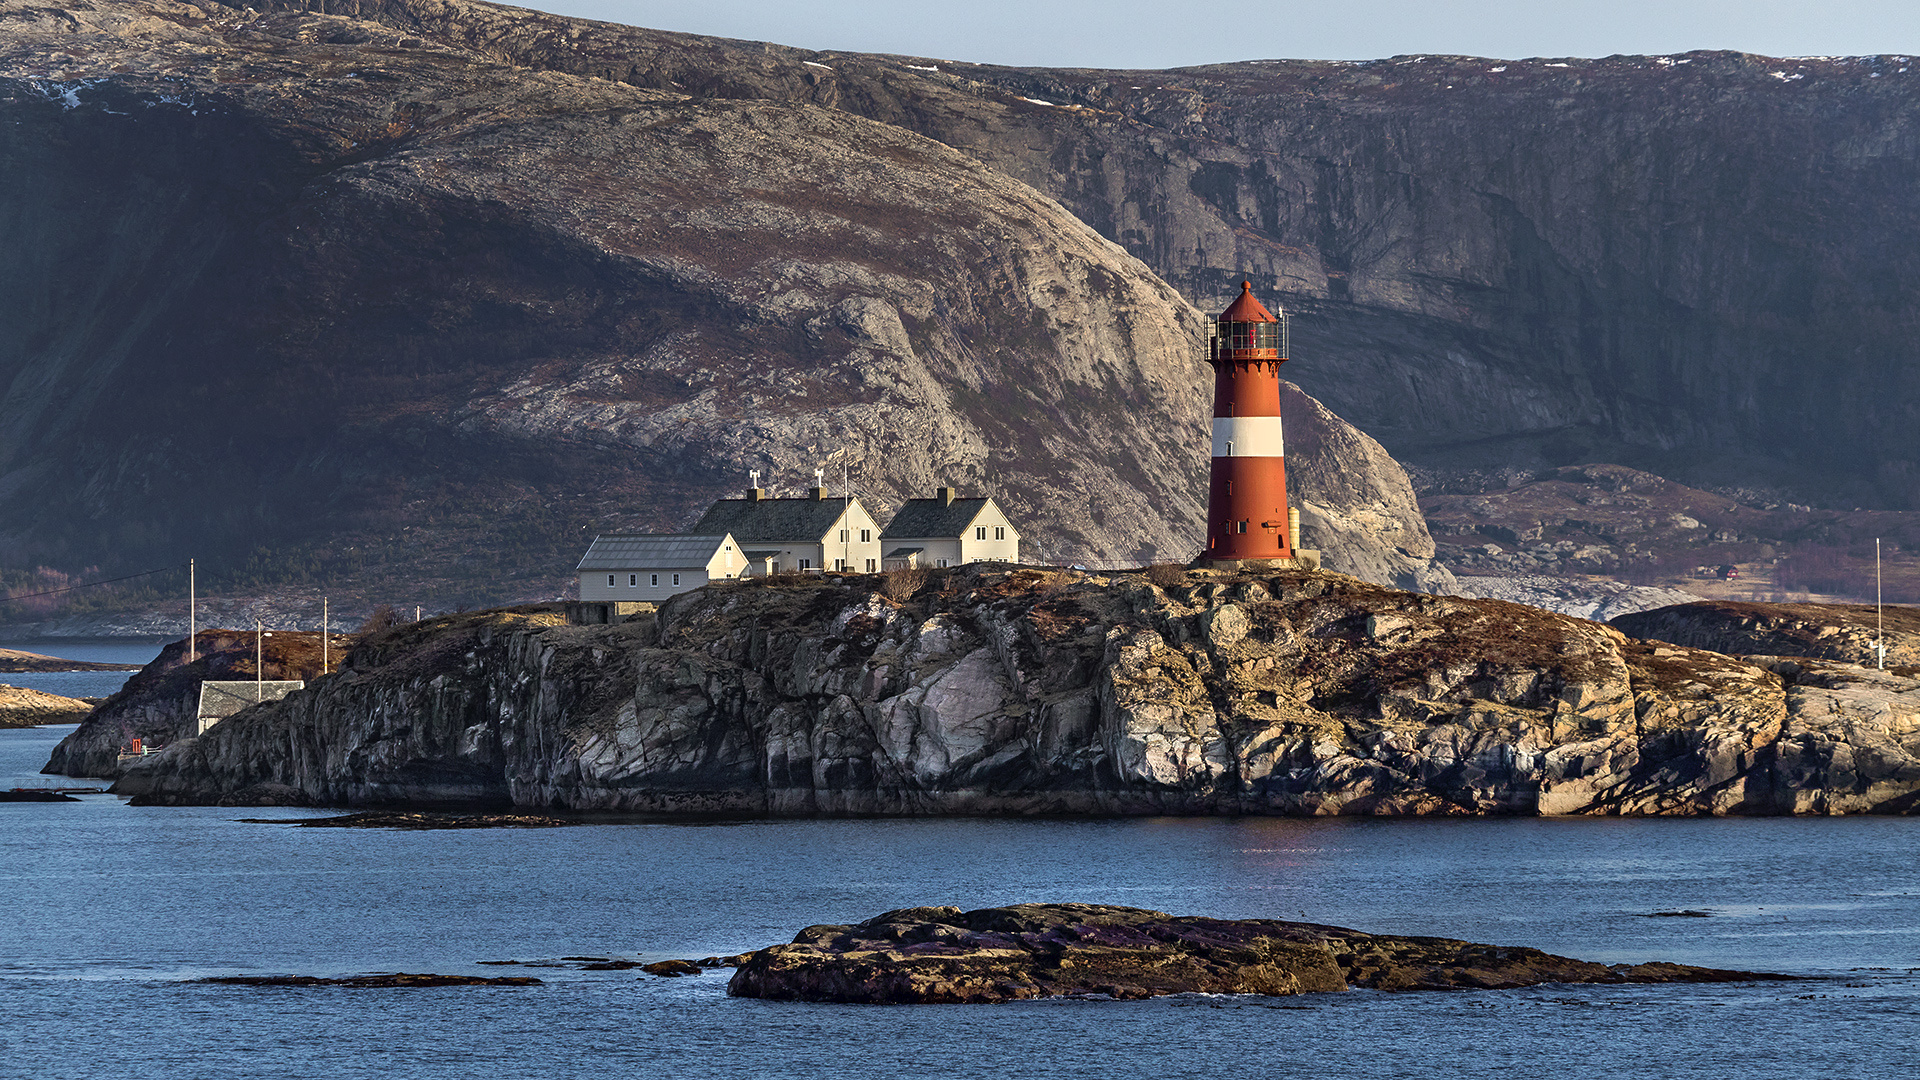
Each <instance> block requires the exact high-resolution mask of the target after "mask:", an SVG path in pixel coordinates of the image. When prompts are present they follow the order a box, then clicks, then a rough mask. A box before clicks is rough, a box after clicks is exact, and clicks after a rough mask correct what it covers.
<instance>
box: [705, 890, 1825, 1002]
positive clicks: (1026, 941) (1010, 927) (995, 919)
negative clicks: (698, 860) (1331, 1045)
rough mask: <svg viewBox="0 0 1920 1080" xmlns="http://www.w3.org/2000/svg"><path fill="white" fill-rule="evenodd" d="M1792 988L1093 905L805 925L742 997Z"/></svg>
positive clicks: (741, 981)
mask: <svg viewBox="0 0 1920 1080" xmlns="http://www.w3.org/2000/svg"><path fill="white" fill-rule="evenodd" d="M1781 978H1787V976H1781V975H1762V974H1754V973H1751V972H1742V971H1721V970H1718V969H1714V968H1700V967H1689V966H1686V965H1683V964H1666V963H1651V964H1634V965H1626V964H1620V965H1615V966H1611V967H1609V966H1607V965H1605V964H1596V963H1592V962H1589V961H1585V960H1572V959H1569V958H1567V957H1564V956H1554V955H1553V954H1551V953H1545V952H1541V951H1540V950H1539V949H1529V948H1517V947H1513V946H1496V945H1477V944H1474V943H1472V942H1468V941H1455V940H1453V939H1451V938H1433V937H1397V936H1393V935H1388V934H1369V933H1366V932H1364V931H1360V930H1348V929H1344V928H1342V927H1338V926H1321V925H1318V924H1315V923H1296V922H1281V921H1277V920H1271V919H1241V920H1230V919H1209V918H1197V917H1192V916H1176V915H1169V914H1167V913H1166V912H1163V911H1147V910H1143V909H1141V908H1129V907H1110V906H1102V905H1095V904H1018V905H1014V906H1012V907H1003V908H987V909H985V910H981V911H967V912H963V911H961V910H960V909H959V908H956V907H920V908H906V909H903V910H899V911H889V912H886V913H885V914H882V915H877V916H875V917H874V918H871V919H868V920H867V921H866V922H863V923H861V924H859V925H858V926H810V927H807V928H806V929H805V930H802V931H800V933H799V935H798V936H796V937H795V938H794V939H793V943H792V944H790V945H775V946H773V947H772V948H768V949H761V950H759V951H758V952H754V953H749V954H747V955H746V956H745V957H743V958H741V961H740V964H739V968H738V970H736V971H735V972H734V975H733V980H732V981H731V982H729V983H728V984H727V993H729V994H732V995H734V996H736V997H756V998H775V999H779V1000H786V1001H835V1002H857V1003H862V1004H916V1005H935V1004H960V1003H970V1004H980V1003H989V1002H1002V1001H1016V1000H1022V999H1027V998H1041V997H1105V998H1120V999H1125V998H1147V997H1159V996H1162V995H1166V994H1192V993H1200V994H1264V995H1269V996H1275V997H1281V996H1287V995H1292V994H1314V993H1327V992H1332V991H1338V990H1349V989H1369V990H1469V989H1472V990H1505V989H1511V988H1514V987H1521V986H1535V985H1538V984H1540V983H1549V982H1557V983H1672V982H1744V981H1749V980H1755V979H1781Z"/></svg>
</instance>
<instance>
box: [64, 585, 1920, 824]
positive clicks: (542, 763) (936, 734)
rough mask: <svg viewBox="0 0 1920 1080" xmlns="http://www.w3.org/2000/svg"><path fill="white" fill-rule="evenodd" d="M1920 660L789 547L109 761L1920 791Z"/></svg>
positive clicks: (338, 681) (1436, 808) (521, 616)
mask: <svg viewBox="0 0 1920 1080" xmlns="http://www.w3.org/2000/svg"><path fill="white" fill-rule="evenodd" d="M1916 691H1920V682H1917V681H1915V680H1914V679H1911V678H1908V677H1906V676H1904V675H1900V674H1896V673H1892V672H1880V671H1875V670H1873V669H1870V668H1864V667H1861V666H1858V665H1854V664H1848V663H1845V662H1841V661H1836V660H1823V659H1814V658H1807V657H1793V658H1786V657H1779V656H1764V655H1753V656H1745V657H1736V656H1732V655H1727V654H1724V653H1716V652H1710V651H1707V650H1704V649H1698V648H1690V647H1686V646H1680V645H1670V644H1666V643H1662V642H1657V641H1643V640H1636V639H1633V638H1630V637H1628V636H1626V635H1625V634H1623V633H1621V632H1620V631H1619V630H1617V629H1614V628H1612V627H1609V626H1605V625H1601V624H1598V623H1593V622H1588V621H1586V620H1582V619H1576V618H1571V617H1568V616H1564V615H1558V614H1555V613H1552V612H1547V611H1542V610H1540V609H1537V608H1529V607H1525V606H1522V605H1518V604H1510V603H1505V602H1501V601H1496V600H1474V599H1465V598H1458V597H1439V596H1431V595H1426V594H1421V593H1411V592H1402V591H1398V590H1394V589H1389V588H1385V587H1382V586H1378V585H1373V584H1370V583H1367V582H1364V581H1360V580H1358V579H1355V578H1351V577H1346V576H1343V575H1339V574H1331V573H1314V572H1307V571H1282V572H1273V573H1261V574H1256V573H1231V572H1225V571H1210V570H1192V571H1181V570H1178V569H1176V568H1173V567H1156V568H1153V569H1151V570H1146V571H1137V572H1115V573H1106V574H1091V573H1076V572H1071V571H1061V570H1036V569H1031V568H1008V567H995V566H990V565H974V566H968V567H960V568H955V569H952V570H945V571H936V572H933V573H923V574H921V575H920V576H918V577H902V576H898V575H896V576H881V575H845V576H838V575H826V576H821V575H807V576H800V575H788V576H779V577H774V578H769V579H759V580H754V581H749V582H743V583H739V584H733V585H727V586H719V587H709V588H706V589H703V590H699V591H696V592H692V593H687V594H683V595H681V596H677V597H675V598H673V599H672V600H671V601H669V602H667V603H666V604H664V605H663V606H662V607H661V609H660V610H659V612H658V613H657V615H655V616H653V617H651V618H648V619H645V620H641V621H630V622H626V623H621V624H616V625H611V626H567V625H564V620H563V618H562V616H561V614H560V613H559V611H558V609H557V608H553V607H538V606H535V607H528V608H518V609H507V610H497V611H487V612H474V613H467V614H463V615H455V616H447V617H443V618H439V619H433V620H429V621H427V622H425V623H420V624H413V625H407V626H402V627H398V628H395V629H393V630H390V631H387V632H385V633H382V634H379V635H374V636H372V637H369V638H368V639H366V640H364V641H362V642H361V643H360V645H359V646H358V647H357V648H356V649H355V650H354V652H353V653H352V654H351V656H349V657H348V659H347V661H346V663H345V665H344V668H343V670H340V671H338V672H337V673H335V674H332V675H327V676H322V677H320V678H318V679H315V680H314V681H313V682H311V683H310V684H309V685H308V688H307V689H306V690H304V691H299V692H295V693H293V694H291V695H289V696H288V697H286V698H285V699H283V700H281V701H279V702H270V703H267V704H264V705H260V706H255V707H252V708H249V709H247V710H245V711H243V712H241V713H239V714H238V715H236V716H234V717H232V718H230V719H227V720H225V721H222V722H221V723H220V724H219V725H218V726H216V727H214V728H213V729H211V730H210V731H209V732H208V733H207V734H206V735H204V736H202V737H200V738H198V739H193V740H182V741H180V742H177V743H175V744H174V745H173V746H172V747H170V748H169V749H168V750H167V751H166V752H165V753H162V754H160V755H157V756H155V757H153V758H150V759H148V760H146V761H143V762H141V763H140V764H138V765H137V766H135V767H133V768H131V769H129V770H127V772H126V773H125V775H123V776H122V777H121V778H120V780H119V782H118V783H117V784H116V785H115V789H114V790H116V791H118V792H121V793H123V794H127V795H131V796H133V797H135V798H136V799H138V800H139V801H142V802H148V803H171V804H206V803H219V804H231V805H267V804H289V805H341V806H395V807H409V808H416V809H417V808H427V807H434V806H476V805H477V806H493V807H516V808H522V809H528V810H544V809H565V810H573V811H622V812H648V813H667V814H775V815H820V814H1290V815H1328V814H1394V815H1475V814H1635V815H1660V814H1681V815H1690V814H1848V813H1865V812H1875V813H1909V812H1912V810H1913V809H1914V807H1915V805H1916V803H1917V802H1920V708H1916V701H1917V699H1920V695H1916V693H1915V692H1916ZM86 738H87V729H86V728H85V727H83V728H82V729H81V730H80V731H78V732H76V733H75V735H74V736H73V737H72V740H71V741H74V742H75V743H79V742H83V741H84V740H85V739H86ZM66 760H68V761H72V760H75V758H74V756H73V755H71V754H69V755H67V757H66Z"/></svg>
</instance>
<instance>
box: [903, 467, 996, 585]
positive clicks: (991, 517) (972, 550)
mask: <svg viewBox="0 0 1920 1080" xmlns="http://www.w3.org/2000/svg"><path fill="white" fill-rule="evenodd" d="M880 539H881V541H882V543H883V545H884V546H885V547H886V556H885V559H884V564H885V566H886V568H887V569H889V570H897V569H901V568H904V567H912V566H958V565H960V564H961V563H970V562H1019V561H1020V531H1019V530H1018V529H1015V528H1014V527H1013V523H1012V522H1010V521H1008V520H1007V515H1006V514H1004V513H1002V512H1001V510H1000V507H999V506H997V505H996V504H995V503H994V501H993V499H992V498H990V497H989V498H979V499H961V498H956V497H955V496H954V491H953V489H952V488H950V487H943V488H940V489H939V490H938V491H937V492H935V494H934V497H933V498H931V499H908V500H907V502H906V505H905V506H902V507H901V508H900V512H899V513H897V514H895V515H893V520H892V521H891V522H889V523H888V524H887V528H886V531H884V532H882V533H881V534H880Z"/></svg>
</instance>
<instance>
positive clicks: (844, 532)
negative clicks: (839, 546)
mask: <svg viewBox="0 0 1920 1080" xmlns="http://www.w3.org/2000/svg"><path fill="white" fill-rule="evenodd" d="M840 542H841V543H843V544H844V543H846V542H847V530H845V529H841V530H840Z"/></svg>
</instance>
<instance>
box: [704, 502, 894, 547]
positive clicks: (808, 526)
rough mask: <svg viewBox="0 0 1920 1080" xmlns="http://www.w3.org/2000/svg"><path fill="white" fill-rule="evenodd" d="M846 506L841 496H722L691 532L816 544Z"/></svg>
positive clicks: (758, 541)
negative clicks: (800, 497)
mask: <svg viewBox="0 0 1920 1080" xmlns="http://www.w3.org/2000/svg"><path fill="white" fill-rule="evenodd" d="M854 501H855V502H858V501H859V500H858V499H856V500H854ZM845 508H846V504H845V503H843V502H842V501H840V500H839V499H761V500H760V501H759V502H750V501H748V500H746V499H721V500H720V501H718V502H716V503H714V504H713V505H712V506H710V507H708V508H707V512H706V513H705V514H702V515H700V520H699V521H696V522H694V523H693V529H692V531H693V532H697V533H718V532H729V533H732V534H733V537H734V539H736V540H739V541H740V542H742V543H754V544H764V543H768V542H770V541H777V540H785V541H793V542H798V543H802V544H817V543H820V541H821V538H822V537H824V536H826V535H827V530H828V529H831V528H833V523H834V522H836V521H838V520H840V513H841V511H842V510H844V509H845Z"/></svg>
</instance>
